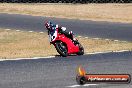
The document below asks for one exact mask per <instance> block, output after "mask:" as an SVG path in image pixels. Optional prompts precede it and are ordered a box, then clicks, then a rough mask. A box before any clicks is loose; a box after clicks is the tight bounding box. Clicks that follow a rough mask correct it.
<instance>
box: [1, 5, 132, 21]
mask: <svg viewBox="0 0 132 88" xmlns="http://www.w3.org/2000/svg"><path fill="white" fill-rule="evenodd" d="M0 12H1V13H18V14H29V15H37V16H47V17H59V18H69V19H82V20H94V21H111V22H126V23H132V4H131V3H130V4H112V3H111V4H75V5H74V4H14V3H0Z"/></svg>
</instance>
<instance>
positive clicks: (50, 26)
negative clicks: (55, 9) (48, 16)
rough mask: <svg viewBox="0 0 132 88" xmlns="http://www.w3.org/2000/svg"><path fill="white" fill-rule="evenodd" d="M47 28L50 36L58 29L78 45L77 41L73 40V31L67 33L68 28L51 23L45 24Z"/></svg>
mask: <svg viewBox="0 0 132 88" xmlns="http://www.w3.org/2000/svg"><path fill="white" fill-rule="evenodd" d="M45 27H46V29H47V30H48V35H49V34H53V33H54V30H56V28H58V32H59V33H61V34H64V35H65V36H67V37H68V38H70V39H71V40H72V41H73V42H75V43H77V40H76V39H74V38H73V33H72V31H70V32H67V31H66V27H61V26H58V24H53V23H52V22H51V21H48V22H46V23H45Z"/></svg>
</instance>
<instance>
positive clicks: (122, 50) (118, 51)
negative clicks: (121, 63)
mask: <svg viewBox="0 0 132 88" xmlns="http://www.w3.org/2000/svg"><path fill="white" fill-rule="evenodd" d="M127 51H131V50H119V51H105V52H94V53H88V52H86V53H85V54H84V55H93V54H105V53H112V52H116V53H120V52H127Z"/></svg>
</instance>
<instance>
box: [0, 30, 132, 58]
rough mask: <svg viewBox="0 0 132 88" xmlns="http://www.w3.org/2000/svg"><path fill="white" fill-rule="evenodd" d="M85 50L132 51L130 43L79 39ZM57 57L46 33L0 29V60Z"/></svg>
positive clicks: (90, 51)
mask: <svg viewBox="0 0 132 88" xmlns="http://www.w3.org/2000/svg"><path fill="white" fill-rule="evenodd" d="M77 38H78V39H79V41H80V43H81V44H82V45H83V46H84V48H85V53H86V52H87V53H92V52H99V51H102V52H105V51H111V50H123V49H127V50H132V42H121V41H119V42H114V41H111V40H109V41H108V40H95V39H91V38H88V39H86V38H79V37H77ZM49 55H58V53H57V52H56V50H55V48H54V46H53V45H50V43H49V40H48V35H47V33H43V34H41V33H37V32H33V33H29V32H26V31H19V32H17V31H15V30H10V31H7V30H3V29H0V58H1V59H7V58H9V59H10V58H11V59H15V58H20V57H41V56H49Z"/></svg>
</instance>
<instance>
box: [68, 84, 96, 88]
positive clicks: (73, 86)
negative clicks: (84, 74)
mask: <svg viewBox="0 0 132 88" xmlns="http://www.w3.org/2000/svg"><path fill="white" fill-rule="evenodd" d="M96 85H98V84H85V85H71V86H66V87H70V88H75V87H83V86H96Z"/></svg>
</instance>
